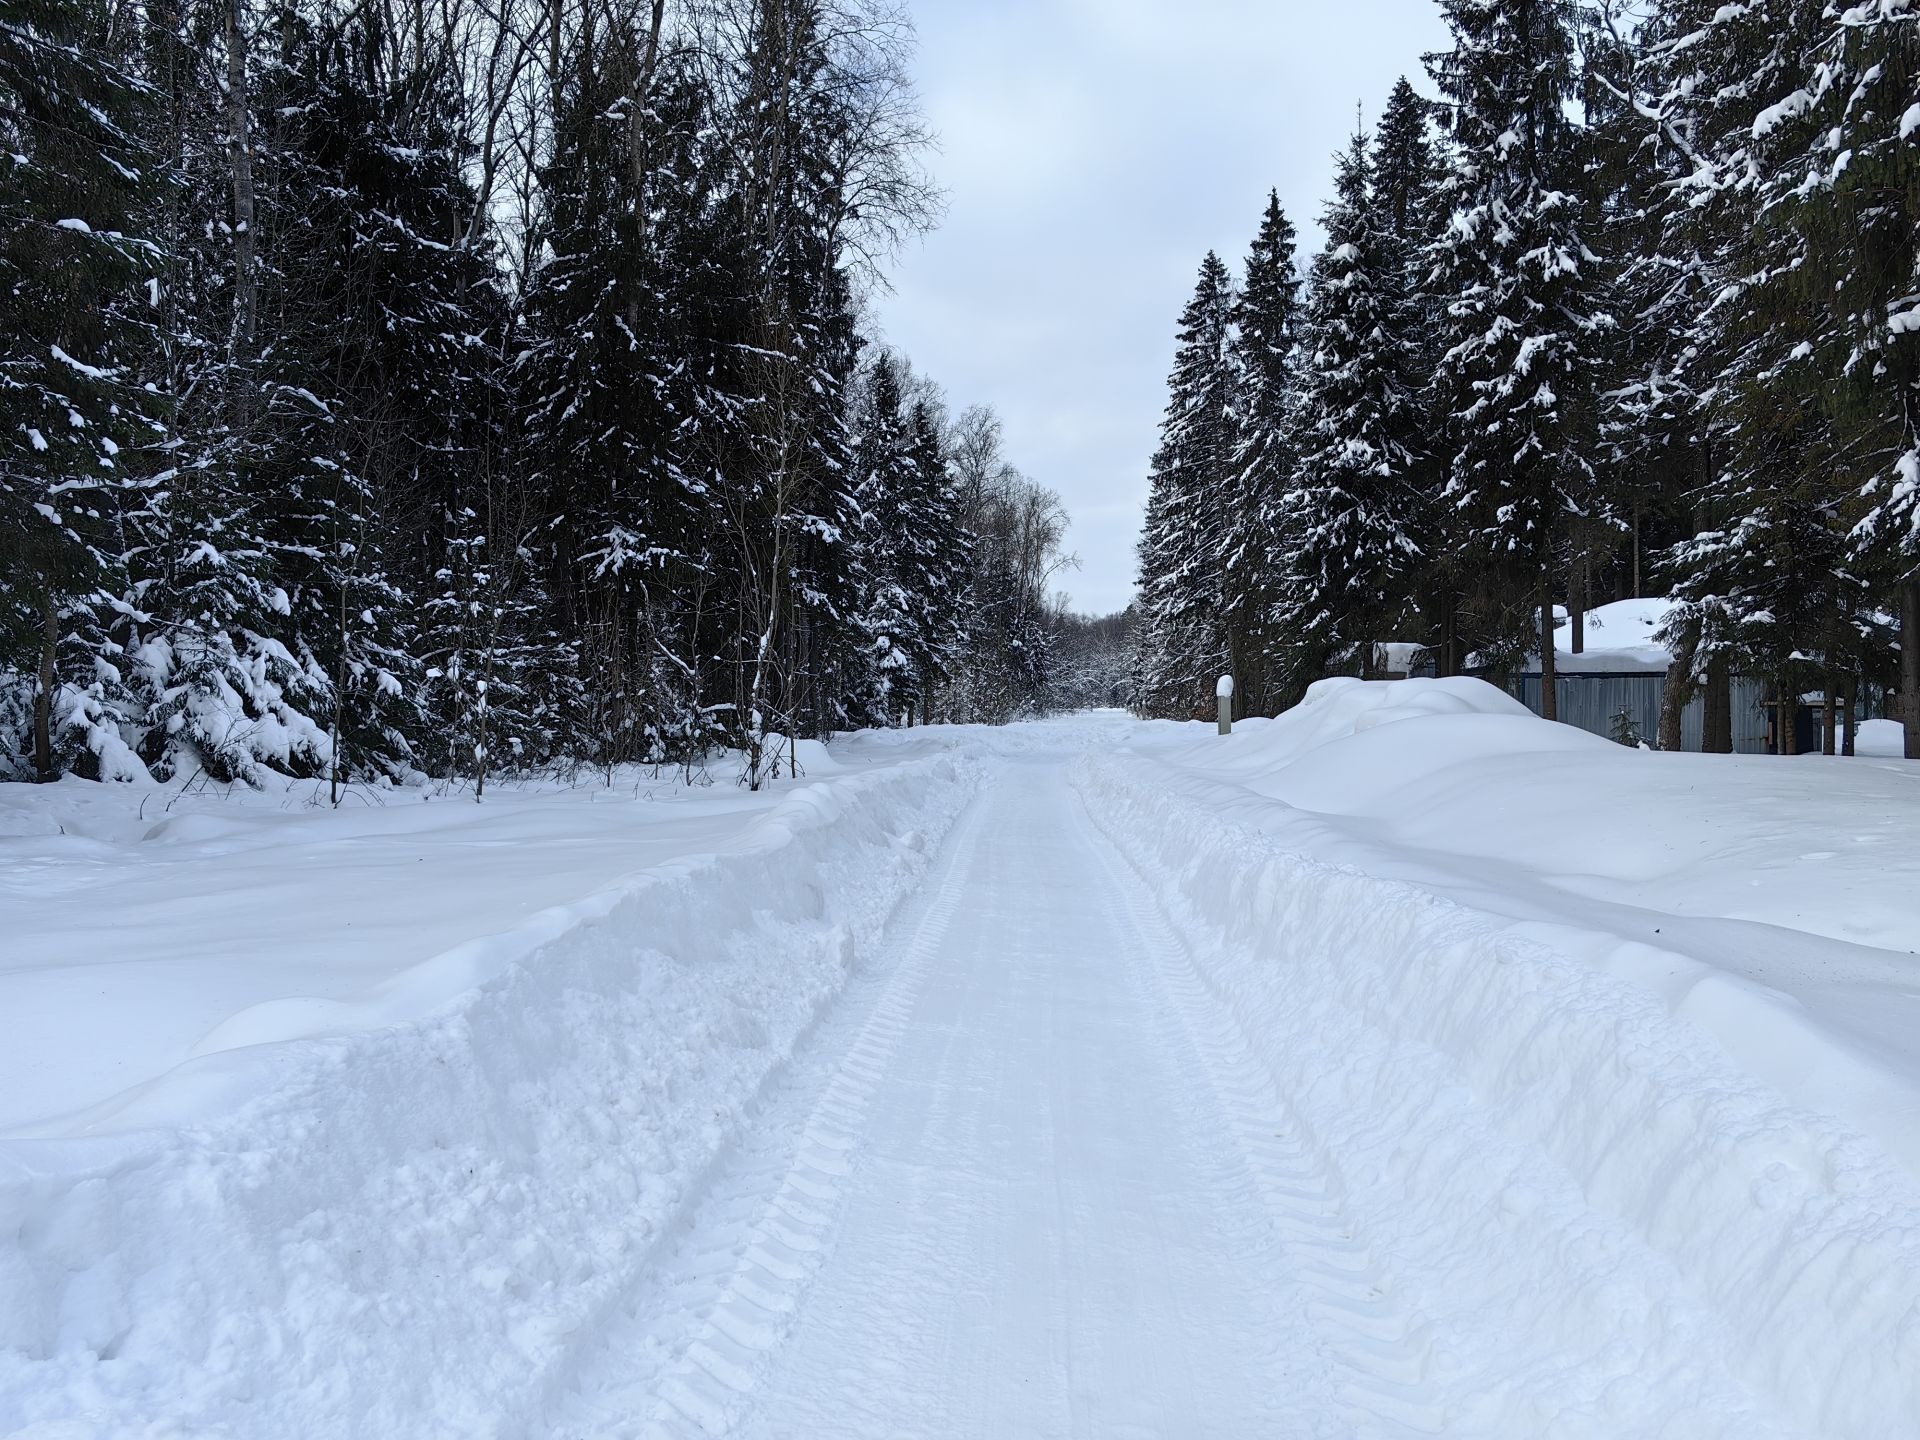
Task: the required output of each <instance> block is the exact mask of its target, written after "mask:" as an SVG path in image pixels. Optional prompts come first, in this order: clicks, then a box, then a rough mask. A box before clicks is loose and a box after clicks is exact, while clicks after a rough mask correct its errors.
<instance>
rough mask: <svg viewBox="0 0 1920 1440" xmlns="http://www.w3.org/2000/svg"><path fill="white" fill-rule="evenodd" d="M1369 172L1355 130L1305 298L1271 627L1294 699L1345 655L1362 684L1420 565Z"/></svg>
mask: <svg viewBox="0 0 1920 1440" xmlns="http://www.w3.org/2000/svg"><path fill="white" fill-rule="evenodd" d="M1371 175H1372V172H1371V165H1370V162H1369V159H1368V155H1367V141H1366V138H1365V136H1364V135H1362V134H1359V133H1357V132H1356V134H1355V135H1354V137H1353V142H1352V144H1351V145H1349V146H1348V148H1347V150H1346V151H1345V152H1344V153H1343V154H1341V155H1340V156H1339V157H1338V159H1337V170H1336V177H1335V199H1334V200H1333V202H1332V203H1331V204H1330V205H1329V206H1328V207H1327V210H1326V213H1325V217H1324V224H1325V228H1326V234H1327V248H1326V250H1325V252H1324V253H1323V254H1322V255H1321V256H1320V257H1319V259H1318V260H1317V261H1315V263H1314V268H1313V276H1312V281H1311V285H1310V289H1309V295H1308V301H1307V326H1306V349H1307V364H1306V366H1305V367H1304V374H1303V377H1302V386H1301V388H1302V394H1301V401H1300V418H1299V424H1298V432H1299V435H1300V443H1301V447H1302V452H1303V453H1302V455H1301V459H1300V468H1299V479H1298V482H1297V493H1296V498H1295V499H1294V500H1293V501H1292V503H1291V504H1290V507H1289V509H1290V511H1291V513H1292V516H1293V531H1292V535H1291V536H1290V544H1289V548H1288V554H1287V557H1286V577H1285V585H1284V589H1283V591H1282V596H1281V602H1280V603H1281V608H1280V625H1279V628H1280V630H1281V633H1282V634H1283V635H1285V636H1286V637H1287V641H1288V647H1289V662H1290V663H1289V664H1288V665H1287V674H1288V676H1289V679H1290V682H1291V683H1290V685H1289V691H1290V693H1291V694H1292V695H1293V696H1297V695H1298V693H1299V691H1300V689H1302V688H1303V687H1304V685H1305V684H1306V683H1308V682H1310V681H1312V680H1314V679H1316V678H1318V677H1319V675H1320V674H1321V673H1322V672H1323V667H1324V665H1325V662H1326V660H1327V658H1328V657H1330V656H1334V655H1339V654H1342V653H1345V652H1356V653H1357V655H1358V659H1359V663H1360V673H1361V674H1362V675H1363V676H1371V675H1372V673H1373V649H1374V645H1375V643H1376V642H1377V641H1380V640H1384V639H1387V638H1390V636H1389V634H1388V627H1389V625H1390V623H1391V622H1392V621H1393V620H1394V619H1395V618H1396V617H1397V616H1398V614H1399V613H1400V611H1401V608H1402V606H1403V604H1404V601H1405V599H1406V598H1407V596H1408V593H1409V589H1410V585H1409V576H1410V572H1411V569H1412V567H1413V565H1414V563H1415V562H1416V561H1417V559H1418V557H1419V551H1418V549H1417V547H1416V546H1415V544H1414V542H1413V540H1412V539H1411V538H1410V537H1409V536H1408V535H1407V533H1406V530H1405V526H1406V524H1407V522H1408V519H1409V518H1410V514H1411V512H1412V510H1413V503H1412V501H1413V492H1412V484H1411V476H1412V470H1413V466H1414V461H1415V455H1414V452H1413V451H1412V450H1411V448H1410V447H1409V446H1408V445H1407V443H1406V440H1405V438H1404V437H1405V436H1406V433H1407V431H1408V429H1409V424H1410V417H1411V415H1412V414H1413V412H1414V410H1415V407H1416V404H1417V394H1416V388H1415V384H1414V364H1415V356H1414V353H1413V350H1412V347H1411V345H1410V343H1409V340H1408V338H1407V335H1408V330H1409V328H1410V327H1409V311H1408V304H1407V299H1406V295H1405V289H1404V286H1405V279H1406V274H1407V269H1406V263H1405V260H1404V257H1403V256H1402V255H1401V254H1400V253H1399V252H1398V251H1397V250H1396V249H1395V248H1394V244H1393V240H1392V237H1391V232H1390V231H1389V230H1388V229H1387V228H1386V224H1385V223H1384V222H1386V221H1388V220H1389V219H1390V213H1391V212H1390V211H1389V210H1388V209H1387V207H1385V206H1384V205H1379V204H1377V203H1376V197H1375V196H1374V195H1373V194H1372V187H1371V184H1370V181H1371Z"/></svg>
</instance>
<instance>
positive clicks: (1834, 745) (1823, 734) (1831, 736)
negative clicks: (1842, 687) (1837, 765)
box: [1820, 674, 1840, 755]
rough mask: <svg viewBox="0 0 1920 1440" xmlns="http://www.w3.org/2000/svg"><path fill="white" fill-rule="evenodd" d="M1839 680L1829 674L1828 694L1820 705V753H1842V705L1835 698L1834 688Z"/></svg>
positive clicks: (1823, 697)
mask: <svg viewBox="0 0 1920 1440" xmlns="http://www.w3.org/2000/svg"><path fill="white" fill-rule="evenodd" d="M1838 684H1839V682H1838V681H1837V680H1836V679H1835V678H1834V677H1833V675H1831V674H1829V675H1828V676H1827V684H1826V692H1827V693H1826V694H1825V695H1824V696H1822V697H1821V698H1822V701H1823V702H1824V703H1823V704H1822V705H1821V707H1820V753H1821V754H1822V755H1837V754H1839V753H1840V707H1839V705H1838V704H1837V703H1836V702H1835V699H1834V693H1833V692H1834V688H1835V687H1836V686H1837V685H1838Z"/></svg>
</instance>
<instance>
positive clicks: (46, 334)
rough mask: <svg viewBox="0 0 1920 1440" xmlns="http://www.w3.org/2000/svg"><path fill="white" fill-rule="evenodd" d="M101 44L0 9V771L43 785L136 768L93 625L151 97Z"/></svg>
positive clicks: (133, 352)
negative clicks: (18, 730) (14, 731)
mask: <svg viewBox="0 0 1920 1440" xmlns="http://www.w3.org/2000/svg"><path fill="white" fill-rule="evenodd" d="M108 36H109V27H108V24H107V14H106V10H105V7H104V6H101V5H99V4H96V3H92V0H53V3H44V0H0V415H4V417H5V419H4V420H3V421H0V697H4V698H0V727H4V728H5V729H11V728H12V723H10V722H9V718H8V717H9V715H10V714H11V715H13V716H15V717H17V720H16V721H15V722H13V723H18V722H20V721H24V722H25V724H26V725H27V726H30V728H31V731H32V734H31V738H30V740H28V739H27V738H26V737H25V736H19V737H18V738H15V737H13V736H7V735H3V734H0V764H4V763H5V759H4V757H5V756H8V755H17V754H20V753H22V752H24V751H28V750H30V752H31V755H32V765H33V771H34V773H35V774H36V775H37V776H38V777H39V778H40V779H43V780H51V779H54V778H56V777H57V776H58V775H59V774H60V773H62V771H64V770H66V769H68V768H70V767H73V766H79V767H80V768H82V769H83V770H85V771H86V772H87V773H90V774H95V775H108V776H114V777H124V776H128V775H131V774H135V773H138V770H139V766H138V762H137V761H135V760H134V758H133V757H132V755H131V753H130V752H129V751H128V748H127V746H126V744H125V742H124V740H123V738H122V735H121V726H122V724H123V723H124V722H125V720H126V718H127V716H126V714H125V706H126V702H127V699H128V697H127V692H126V687H125V677H124V674H123V664H124V662H123V660H122V657H121V656H120V654H119V650H118V646H117V645H116V644H115V642H114V640H113V639H112V638H111V636H110V634H109V625H110V618H111V615H112V606H113V603H114V602H115V601H116V600H118V599H119V597H120V596H121V595H123V594H124V593H125V589H126V585H125V577H124V565H125V553H124V552H125V535H124V532H123V529H122V524H121V521H122V508H123V506H125V505H127V504H129V503H134V502H133V500H132V492H131V491H130V486H131V484H132V482H133V480H134V478H135V477H134V476H133V475H132V474H131V473H130V470H129V464H130V458H131V457H130V456H129V455H128V454H127V453H126V452H127V451H128V448H129V447H130V446H132V445H134V444H135V443H137V442H138V441H139V440H140V439H142V438H144V435H143V431H144V429H145V425H144V417H143V415H142V411H143V409H144V407H145V404H146V401H145V397H144V396H143V395H142V394H141V392H140V391H139V389H138V388H137V385H136V383H135V381H136V379H137V373H138V372H137V362H138V358H139V354H140V351H141V350H142V348H143V345H144V329H145V325H144V317H142V316H140V315H139V314H138V313H137V311H136V309H135V306H136V304H137V297H138V296H139V295H140V281H141V280H142V278H144V275H145V274H146V273H148V272H150V270H151V264H152V255H153V252H152V242H151V240H149V239H148V238H147V237H145V236H143V235H142V234H140V233H139V231H138V229H137V222H138V221H139V219H140V217H141V214H142V210H143V204H144V201H145V200H146V198H147V196H148V194H149V193H150V186H151V184H152V183H153V182H152V180H151V178H150V157H149V156H148V155H147V154H146V153H145V149H144V146H143V145H142V143H141V139H140V131H141V125H142V120H143V112H144V110H145V109H146V107H147V105H148V103H149V100H150V92H149V90H148V88H147V87H146V86H145V85H144V84H142V83H141V82H140V81H139V80H138V79H137V78H135V77H134V76H133V75H132V74H131V73H130V72H129V70H128V69H127V68H126V66H125V65H124V64H123V63H122V60H123V57H118V56H116V55H115V54H114V53H113V50H112V47H111V45H110V43H109V39H108ZM28 696H30V697H31V698H30V699H28V698H26V697H28ZM23 741H24V742H25V743H22V742H23Z"/></svg>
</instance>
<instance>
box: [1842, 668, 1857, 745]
mask: <svg viewBox="0 0 1920 1440" xmlns="http://www.w3.org/2000/svg"><path fill="white" fill-rule="evenodd" d="M1859 714H1860V677H1859V676H1858V675H1849V676H1848V677H1847V700H1846V705H1845V706H1844V707H1843V708H1842V709H1841V711H1840V753H1841V754H1842V755H1852V754H1854V753H1855V748H1854V747H1855V741H1856V739H1857V737H1858V733H1859Z"/></svg>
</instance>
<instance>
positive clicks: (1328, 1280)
mask: <svg viewBox="0 0 1920 1440" xmlns="http://www.w3.org/2000/svg"><path fill="white" fill-rule="evenodd" d="M802 758H803V761H805V762H806V763H805V768H806V770H807V777H806V778H805V779H804V780H802V781H801V782H799V783H798V784H792V783H789V784H786V785H783V786H782V787H781V788H779V789H778V790H776V791H775V792H774V793H772V794H771V795H768V796H761V797H752V796H747V795H744V794H742V793H740V792H739V791H738V790H736V789H734V788H732V787H731V786H729V785H726V784H721V785H717V786H715V787H713V788H712V789H709V790H704V791H695V792H691V793H689V792H686V791H683V790H677V789H675V788H674V787H673V786H672V785H671V784H663V785H661V786H659V787H658V789H657V790H656V791H655V792H654V793H653V794H652V795H651V796H649V795H648V794H647V793H646V792H645V789H644V788H642V789H641V790H640V791H639V792H636V791H635V789H634V786H633V783H632V781H633V777H628V779H627V782H626V783H625V785H624V786H623V787H622V788H619V789H616V790H612V791H609V790H607V789H604V788H601V789H594V788H591V787H581V788H577V789H572V790H564V791H561V790H549V791H543V792H539V793H523V794H503V795H502V796H501V797H499V798H498V800H497V801H495V802H490V803H489V805H487V806H485V807H474V806H473V805H471V804H470V803H463V802H460V801H457V800H433V801H423V800H422V799H420V798H419V797H418V796H410V797H405V798H396V797H388V800H387V803H386V805H384V806H382V807H368V808H363V809H362V810H360V811H358V812H349V813H345V814H340V813H330V812H324V811H314V810H312V809H307V808H302V807H301V806H300V804H299V803H298V802H299V800H300V799H301V798H302V797H300V796H297V795H294V796H279V797H261V798H256V799H255V800H254V801H252V802H250V803H248V804H246V805H234V804H231V803H225V802H221V803H216V802H214V801H213V800H211V799H207V798H203V799H200V800H193V801H185V802H179V803H176V804H174V806H173V808H172V810H171V811H170V812H168V813H166V814H164V815H162V816H161V817H160V818H157V819H156V815H155V811H156V809H157V808H161V807H164V806H165V805H166V803H167V800H168V798H169V797H168V796H166V795H153V796H146V797H141V796H138V795H133V794H129V793H127V792H124V791H119V790H113V789H101V788H100V787H87V786H83V785H79V784H77V783H76V784H74V785H70V786H62V787H57V788H55V789H54V790H53V791H51V792H49V791H46V790H27V789H24V788H15V789H4V788H0V856H4V858H5V860H6V865H5V869H4V871H0V937H4V948H3V949H0V1014H4V1015H5V1016H6V1017H7V1018H8V1021H9V1022H10V1023H9V1025H8V1027H7V1028H8V1031H9V1036H10V1040H13V1039H17V1041H18V1044H17V1045H10V1046H9V1047H8V1049H6V1050H5V1051H4V1052H0V1434H13V1433H18V1434H22V1435H28V1436H32V1437H34V1440H75V1437H81V1436H101V1437H106V1436H115V1437H118V1436H156V1437H157V1436H186V1435H195V1436H199V1435H225V1436H234V1437H253V1436H262V1435H300V1436H364V1435H406V1436H409V1437H416V1436H420V1437H425V1436H442V1435H444V1436H449V1437H451V1436H501V1437H509V1436H512V1437H519V1436H525V1437H535V1436H543V1437H544V1436H565V1437H617V1436H641V1435H646V1436H655V1435H689V1436H691V1435H702V1434H735V1435H738V1436H741V1437H755V1440H773V1437H810V1440H811V1437H819V1436H825V1435H836V1436H840V1435H844V1436H863V1437H865V1436H871V1437H908V1436H928V1437H932V1436H977V1437H1005V1436H1056V1435H1057V1436H1069V1435H1089V1436H1101V1437H1108V1436H1118V1437H1147V1436H1166V1437H1202V1436H1221V1437H1235V1440H1241V1437H1250V1436H1274V1437H1283V1436H1284V1437H1301V1436H1314V1437H1319V1436H1326V1437H1335V1436H1343V1437H1344V1436H1351V1435H1362V1436H1389V1437H1398V1436H1410V1435H1445V1436H1460V1437H1477V1436H1486V1437H1501V1440H1533V1437H1548V1436H1552V1437H1596V1440H1597V1437H1610V1440H1617V1437H1629V1436H1631V1437H1640V1436H1649V1437H1651V1436H1663V1437H1683V1436H1684V1437H1693V1436H1700V1437H1707V1436H1713V1437H1725V1440H1736V1437H1738V1440H1750V1437H1770V1436H1826V1437H1849V1440H1851V1437H1862V1440H1865V1437H1874V1440H1889V1437H1891V1440H1899V1437H1908V1436H1920V1055H1917V1054H1916V1051H1915V1048H1914V1046H1913V1044H1912V1042H1911V1039H1910V1037H1911V1036H1912V1035H1913V1034H1914V1033H1916V1026H1917V1025H1920V958H1915V956H1914V952H1915V951H1916V950H1920V765H1914V764H1910V763H1908V762H1904V761H1900V760H1895V759H1887V758H1865V757H1863V758H1860V759H1855V760H1822V759H1820V758H1818V757H1808V758H1803V759H1798V760H1778V759H1765V758H1758V757H1755V758H1735V757H1713V756H1687V755H1674V756H1666V755H1654V754H1650V753H1644V752H1633V751H1627V750H1624V749H1622V748H1620V747H1617V746H1612V745H1609V744H1607V743H1605V742H1602V741H1597V740H1594V739H1593V738H1592V737H1588V736H1585V735H1581V734H1578V733H1576V732H1572V731H1568V730H1565V729H1564V728H1562V727H1555V726H1549V725H1547V724H1545V723H1544V722H1541V721H1538V720H1535V719H1533V718H1532V717H1530V716H1527V715H1525V714H1524V712H1520V711H1519V710H1518V707H1517V706H1513V705H1511V704H1510V703H1509V702H1506V701H1505V700H1504V699H1503V697H1500V696H1498V695H1497V694H1495V693H1494V692H1492V691H1490V690H1488V689H1487V688H1486V687H1484V686H1479V685H1477V683H1476V682H1408V683H1405V684H1401V685H1394V686H1387V685H1375V686H1361V685H1359V684H1358V683H1357V682H1349V683H1344V684H1343V683H1334V684H1331V685H1329V686H1327V687H1323V688H1322V689H1321V690H1320V691H1319V692H1317V693H1316V695H1315V696H1314V697H1313V699H1312V701H1311V702H1310V703H1309V705H1307V706H1306V707H1303V708H1302V709H1301V710H1300V711H1297V712H1295V713H1294V714H1292V715H1290V716H1288V717H1284V718H1283V719H1281V720H1278V721H1271V722H1254V723H1251V724H1243V725H1242V726H1240V727H1239V728H1238V729H1237V731H1236V733H1235V734H1234V735H1233V736H1232V737H1230V738H1227V739H1221V738H1219V737H1217V736H1214V735H1213V734H1212V733H1211V729H1210V727H1200V726H1174V725H1164V724H1162V725H1141V724H1136V723H1134V722H1132V721H1130V720H1127V719H1126V718H1125V717H1122V716H1117V715H1110V714H1108V715H1097V716H1090V717H1080V718H1076V719H1072V720H1067V721H1060V722H1053V723H1050V724H1045V725H1034V726H1023V727H1015V728H1013V729H1010V730H1007V731H1001V732H991V731H951V730H939V729H936V730H932V731H917V732H913V733H911V734H888V735H869V736H860V737H854V738H853V739H852V740H850V741H846V742H843V743H841V744H839V745H836V746H835V747H833V748H832V750H831V751H830V752H814V753H809V754H806V755H803V757H802ZM723 778H725V777H723ZM143 798H144V799H145V801H146V808H145V813H144V814H141V813H140V810H139V807H140V804H141V801H142V799H143ZM290 801H291V802H293V803H292V804H291V806H289V802H290ZM63 831H64V833H62V832H63ZM15 1017H19V1018H18V1020H17V1021H16V1019H15Z"/></svg>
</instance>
